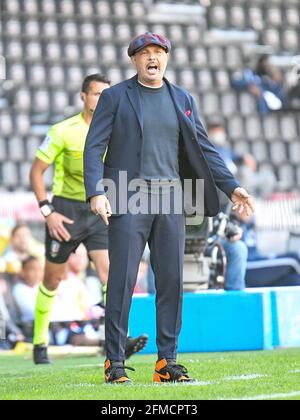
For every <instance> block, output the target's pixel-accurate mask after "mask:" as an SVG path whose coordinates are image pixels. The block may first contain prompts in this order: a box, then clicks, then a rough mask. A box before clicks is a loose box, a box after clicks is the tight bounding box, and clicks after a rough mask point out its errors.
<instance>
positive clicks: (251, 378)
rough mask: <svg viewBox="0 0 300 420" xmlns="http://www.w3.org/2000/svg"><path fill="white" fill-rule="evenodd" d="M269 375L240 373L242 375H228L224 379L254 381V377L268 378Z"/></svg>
mask: <svg viewBox="0 0 300 420" xmlns="http://www.w3.org/2000/svg"><path fill="white" fill-rule="evenodd" d="M268 376H269V375H261V374H257V373H255V374H252V375H240V376H228V377H226V378H224V381H252V380H253V379H259V378H267V377H268Z"/></svg>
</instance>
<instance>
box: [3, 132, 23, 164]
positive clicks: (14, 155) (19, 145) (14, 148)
mask: <svg viewBox="0 0 300 420" xmlns="http://www.w3.org/2000/svg"><path fill="white" fill-rule="evenodd" d="M7 146H8V159H9V160H10V161H12V162H22V161H23V160H24V150H23V147H24V142H23V139H22V138H21V137H10V138H9V140H8V143H7Z"/></svg>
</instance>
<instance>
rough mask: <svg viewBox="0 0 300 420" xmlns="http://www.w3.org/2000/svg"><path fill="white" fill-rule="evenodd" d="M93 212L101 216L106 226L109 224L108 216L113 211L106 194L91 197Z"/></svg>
mask: <svg viewBox="0 0 300 420" xmlns="http://www.w3.org/2000/svg"><path fill="white" fill-rule="evenodd" d="M91 209H92V212H93V213H94V214H96V215H98V216H101V217H102V219H103V221H104V223H105V224H106V226H108V225H109V221H108V218H109V217H110V216H111V214H112V211H111V207H110V204H109V201H108V199H107V197H106V196H105V195H97V196H95V197H93V198H92V199H91Z"/></svg>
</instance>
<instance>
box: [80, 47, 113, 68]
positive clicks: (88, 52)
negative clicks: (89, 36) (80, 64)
mask: <svg viewBox="0 0 300 420" xmlns="http://www.w3.org/2000/svg"><path fill="white" fill-rule="evenodd" d="M82 58H83V59H84V61H85V62H89V63H95V64H96V63H97V62H98V60H99V51H98V49H97V47H96V45H94V44H91V43H88V44H84V45H83V47H82ZM113 61H114V60H113Z"/></svg>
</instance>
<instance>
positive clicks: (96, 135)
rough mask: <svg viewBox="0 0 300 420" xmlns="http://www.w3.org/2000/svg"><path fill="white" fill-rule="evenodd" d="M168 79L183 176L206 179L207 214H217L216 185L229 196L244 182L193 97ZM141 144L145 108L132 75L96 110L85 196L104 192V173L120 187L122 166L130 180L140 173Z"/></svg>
mask: <svg viewBox="0 0 300 420" xmlns="http://www.w3.org/2000/svg"><path fill="white" fill-rule="evenodd" d="M164 81H165V83H166V84H167V86H168V88H169V91H170V94H171V97H172V99H173V101H174V105H175V109H176V112H177V116H178V121H179V125H180V132H181V134H180V142H179V156H178V159H179V173H180V178H181V179H182V180H184V179H192V180H194V181H195V180H196V179H203V180H204V203H205V215H206V216H215V215H216V214H218V213H219V211H220V203H219V198H218V193H217V188H216V186H217V187H218V188H220V189H221V190H222V191H223V192H224V193H225V194H226V195H227V196H228V197H229V198H231V195H232V193H233V191H234V190H235V188H237V187H239V186H240V185H239V183H238V182H237V181H236V180H235V178H234V177H233V175H232V174H231V172H230V171H229V170H228V169H227V167H226V164H225V163H224V161H223V159H222V158H221V156H220V155H219V153H218V152H217V150H216V149H215V147H214V146H213V145H212V143H211V142H210V141H209V140H208V137H207V134H206V132H205V129H204V128H203V125H202V123H201V121H200V119H199V116H198V112H197V107H196V104H195V101H194V99H193V97H192V96H191V95H190V94H189V93H188V92H187V91H185V90H184V89H182V88H181V87H178V86H175V85H173V84H171V83H170V82H169V81H168V80H167V79H164ZM142 143H143V112H142V105H141V99H140V94H139V89H138V81H137V76H134V77H133V78H132V79H129V80H126V81H124V82H122V83H119V84H117V85H115V86H113V87H111V88H109V89H106V90H105V91H104V92H103V93H102V95H101V99H100V101H99V103H98V106H97V108H96V110H95V114H94V117H93V120H92V123H91V126H90V129H89V132H88V136H87V140H86V144H85V150H84V180H85V189H86V196H87V200H90V199H91V198H92V197H93V196H96V195H101V194H104V193H105V192H104V189H102V188H101V187H99V185H101V180H102V179H103V178H107V179H112V180H113V181H114V182H115V183H116V185H117V186H118V179H119V172H120V171H127V173H128V182H129V181H131V180H132V179H134V178H139V174H140V168H141V156H142V154H141V148H142ZM106 149H107V155H106V157H105V162H103V157H104V155H105V151H106ZM99 181H100V183H99Z"/></svg>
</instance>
